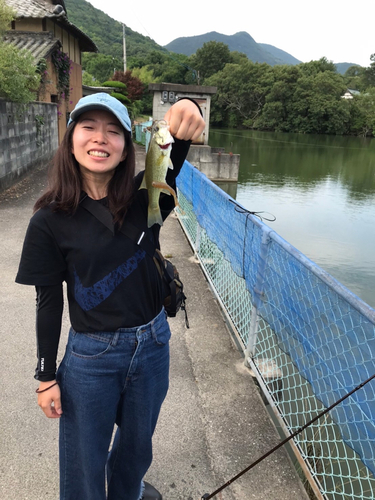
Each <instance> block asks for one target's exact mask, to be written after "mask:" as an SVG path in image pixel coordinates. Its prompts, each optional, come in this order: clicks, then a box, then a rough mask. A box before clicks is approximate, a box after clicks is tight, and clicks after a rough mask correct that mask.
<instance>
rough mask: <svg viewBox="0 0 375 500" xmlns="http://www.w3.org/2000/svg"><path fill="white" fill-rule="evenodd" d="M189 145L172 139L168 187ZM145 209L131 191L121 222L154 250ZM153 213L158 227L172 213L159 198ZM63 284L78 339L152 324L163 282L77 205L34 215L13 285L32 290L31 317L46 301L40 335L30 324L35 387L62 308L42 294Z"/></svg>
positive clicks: (54, 342)
mask: <svg viewBox="0 0 375 500" xmlns="http://www.w3.org/2000/svg"><path fill="white" fill-rule="evenodd" d="M189 145H190V142H189V141H179V140H177V139H175V143H174V144H173V148H172V154H171V158H172V163H173V165H174V169H173V170H169V171H168V175H167V182H168V184H169V185H171V186H172V187H175V178H176V176H177V175H178V173H179V171H180V169H181V167H182V164H183V162H184V160H185V158H186V155H187V152H188V149H189ZM142 176H143V172H141V173H140V174H139V175H138V176H137V177H136V179H135V186H139V185H140V181H141V178H142ZM105 202H106V200H99V201H97V202H96V203H104V204H105ZM147 206H148V196H147V191H146V190H144V189H142V190H136V192H135V198H134V201H133V203H132V204H131V206H130V208H129V210H128V212H127V214H126V220H127V221H129V222H130V223H131V224H132V225H133V226H136V227H137V228H139V229H140V230H143V231H145V232H146V235H147V236H148V238H150V239H151V240H152V241H154V243H155V245H156V246H159V231H160V227H159V226H158V225H154V226H153V227H152V228H147ZM160 207H161V212H162V217H163V220H165V218H166V217H167V216H168V214H169V213H170V211H171V210H172V209H173V207H174V200H173V197H171V196H168V195H166V194H161V196H160ZM63 281H66V283H67V292H68V302H69V315H70V321H71V324H72V327H73V328H74V330H76V331H77V332H100V331H115V330H117V329H118V328H126V327H134V326H139V325H142V324H146V323H148V322H149V321H151V320H152V319H153V318H154V317H155V316H156V315H157V314H158V313H159V312H160V310H161V308H162V304H163V291H162V283H161V279H160V275H159V273H158V271H157V269H156V266H155V264H154V262H153V259H152V258H151V257H150V255H148V254H147V253H146V252H145V251H144V250H143V249H142V248H140V247H139V246H137V245H136V243H134V242H133V241H132V240H131V239H129V238H128V237H127V236H125V235H124V234H123V233H122V232H120V231H114V232H113V231H111V230H110V229H108V228H107V227H106V226H105V225H104V224H102V223H101V222H100V221H99V220H98V219H97V218H96V217H95V216H94V215H92V214H91V213H90V212H88V211H87V210H86V209H85V208H84V207H83V206H81V205H80V206H79V207H78V209H77V211H76V212H75V213H74V214H72V215H69V214H66V213H63V212H56V211H53V207H52V206H49V207H45V208H43V209H40V210H38V211H37V212H36V213H35V214H34V215H33V217H32V218H31V220H30V223H29V227H28V229H27V233H26V237H25V241H24V246H23V251H22V256H21V261H20V265H19V270H18V274H17V277H16V282H17V283H21V284H26V285H35V286H36V287H37V290H38V294H39V299H40V297H42V300H38V301H37V313H38V312H39V314H40V313H41V311H40V306H41V304H43V303H46V304H48V302H50V306H51V307H46V310H45V314H47V317H44V318H43V320H41V321H40V322H39V329H41V330H43V331H40V332H38V317H37V337H38V338H39V339H38V340H39V342H38V357H39V362H38V367H37V373H36V378H38V379H40V380H52V379H53V378H54V371H55V363H56V352H57V346H58V341H59V336H60V328H59V324H61V317H60V319H59V321H56V318H54V320H53V323H54V325H55V326H54V331H53V332H51V331H50V330H49V331H47V330H48V326H47V325H48V323H49V320H48V314H52V311H53V314H56V310H59V309H60V308H61V309H62V305H61V306H56V304H57V302H58V301H60V302H61V304H62V301H61V300H60V298H59V297H60V294H61V293H62V292H58V293H57V297H58V299H56V300H55V299H52V300H49V301H48V300H45V296H44V297H43V293H44V294H45V292H46V290H47V292H48V291H52V294H54V293H56V289H57V290H61V283H62V282H63ZM53 290H54V292H53ZM49 295H51V294H49ZM51 296H52V295H51ZM51 304H52V305H51ZM48 311H49V312H48ZM60 316H61V314H60ZM50 319H51V321H52V318H50ZM57 330H58V331H57ZM51 358H53V360H52V361H53V364H52V361H51Z"/></svg>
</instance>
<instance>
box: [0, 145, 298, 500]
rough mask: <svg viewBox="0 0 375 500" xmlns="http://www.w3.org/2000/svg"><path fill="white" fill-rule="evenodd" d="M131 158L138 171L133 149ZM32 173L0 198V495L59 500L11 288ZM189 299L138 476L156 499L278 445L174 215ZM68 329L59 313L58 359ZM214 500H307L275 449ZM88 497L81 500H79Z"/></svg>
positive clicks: (52, 431)
mask: <svg viewBox="0 0 375 500" xmlns="http://www.w3.org/2000/svg"><path fill="white" fill-rule="evenodd" d="M137 150H138V153H137V160H138V164H139V165H143V158H144V155H143V154H142V149H140V148H137ZM45 177H46V173H45V171H44V170H43V169H39V170H37V171H35V172H34V173H33V174H31V175H29V176H28V177H27V178H25V179H23V180H22V181H21V182H19V183H18V184H17V185H16V186H14V187H13V188H11V189H9V190H8V191H6V192H4V193H1V194H0V234H1V240H0V255H1V277H0V280H1V281H0V283H1V291H2V293H1V298H0V307H1V319H2V321H1V324H0V374H1V378H0V398H1V405H0V449H1V454H0V498H1V499H4V500H5V499H6V500H57V499H58V450H57V441H58V439H57V437H58V422H57V421H55V420H48V419H46V418H45V417H44V416H43V414H42V412H41V410H40V409H39V408H38V406H37V404H36V395H35V392H34V391H35V388H36V387H37V382H36V381H35V380H34V379H33V373H34V369H35V364H36V357H35V334H34V322H35V294H34V290H33V288H32V287H27V286H21V285H16V284H15V283H14V278H15V275H16V272H17V267H18V262H19V257H20V252H21V248H22V242H23V238H24V234H25V230H26V227H27V224H28V221H29V218H30V216H31V213H32V206H33V203H34V201H35V200H36V198H37V197H38V196H39V194H40V193H41V192H42V190H43V188H44V186H45ZM162 249H163V252H164V253H165V254H168V255H172V260H173V261H174V262H175V264H176V265H177V267H178V269H179V271H180V274H181V276H182V277H183V280H184V284H185V287H186V294H187V296H188V302H187V304H188V314H189V321H190V329H186V328H185V322H184V315H183V313H179V314H178V317H177V318H172V319H171V320H170V324H171V329H172V334H173V335H172V340H171V376H170V391H169V394H168V396H167V399H166V401H165V404H164V406H163V408H162V412H161V416H160V420H159V423H158V427H157V431H156V434H155V439H154V463H153V465H152V466H151V469H150V471H149V473H148V475H147V478H148V480H149V481H150V482H152V483H153V484H155V486H156V487H158V489H160V491H161V492H162V493H163V498H164V500H200V498H201V496H202V495H203V494H204V493H211V492H212V491H214V490H215V489H217V488H218V487H219V486H220V485H221V484H223V483H225V482H226V481H228V480H229V479H230V478H232V477H233V476H235V475H236V474H237V473H238V472H240V471H241V470H242V469H243V468H245V467H247V466H248V465H249V464H251V463H252V462H253V461H254V460H256V459H257V458H258V457H260V456H261V455H262V454H263V453H265V452H267V451H268V450H269V449H270V448H272V447H273V446H275V445H276V444H277V443H278V442H279V441H280V438H279V436H278V434H277V432H276V430H275V428H274V426H273V424H272V423H271V421H270V419H269V416H268V413H267V411H266V409H265V407H264V405H263V403H262V400H261V397H260V395H259V393H258V390H257V388H256V386H255V384H254V383H253V381H252V378H251V376H250V374H249V371H248V370H247V369H246V368H245V367H244V365H243V359H242V356H241V354H240V353H239V352H238V350H236V348H235V347H234V345H233V343H232V340H231V337H230V335H229V333H228V331H227V329H226V326H225V324H224V321H223V319H222V316H221V312H220V310H219V307H218V305H217V303H216V301H215V299H214V297H213V295H212V293H211V291H210V289H209V286H208V284H207V282H206V280H205V278H204V276H203V274H202V272H201V270H200V267H199V265H198V264H197V262H196V260H195V258H194V256H193V253H192V251H191V249H190V246H189V244H188V242H187V240H186V238H185V236H184V234H183V232H182V230H181V228H180V225H179V222H178V220H177V218H176V217H175V215H171V217H170V218H169V219H168V220H167V222H166V223H165V225H164V228H163V230H162ZM67 329H68V317H67V314H66V313H65V315H64V322H63V332H64V333H63V335H62V338H61V343H60V351H59V360H61V358H62V355H63V351H64V347H65V342H66V333H67ZM216 498H218V499H219V500H247V499H249V500H250V499H257V500H306V499H307V496H306V494H305V491H304V489H303V487H302V485H301V482H300V480H299V479H298V477H297V475H296V473H295V471H294V469H293V467H292V465H291V462H290V460H289V458H288V456H287V454H286V452H285V451H284V450H279V451H278V452H276V453H274V454H272V455H271V456H270V457H269V458H267V459H266V460H264V461H263V462H262V463H261V464H259V465H258V466H256V467H255V468H254V469H253V470H251V471H250V472H248V473H247V474H245V475H244V476H243V477H242V478H241V479H240V480H238V481H236V482H234V483H233V484H232V485H231V486H230V487H228V488H227V489H225V490H224V491H223V492H222V493H220V494H219V495H217V497H216ZM78 500H90V499H78Z"/></svg>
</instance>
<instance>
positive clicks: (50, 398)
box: [35, 283, 64, 418]
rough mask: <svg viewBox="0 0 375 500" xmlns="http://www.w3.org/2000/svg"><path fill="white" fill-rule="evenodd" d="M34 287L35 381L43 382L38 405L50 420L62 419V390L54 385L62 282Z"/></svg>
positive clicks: (40, 384) (62, 304)
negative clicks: (35, 296)
mask: <svg viewBox="0 0 375 500" xmlns="http://www.w3.org/2000/svg"><path fill="white" fill-rule="evenodd" d="M35 288H36V293H37V298H36V340H37V357H38V364H37V368H36V371H35V378H36V379H37V380H39V382H40V383H39V388H38V391H39V392H38V405H39V406H40V407H41V408H42V410H43V412H44V413H45V415H46V416H47V417H48V418H59V417H60V416H61V414H62V408H61V395H60V387H59V386H58V385H54V386H53V387H51V386H52V385H53V384H55V382H56V358H57V350H58V346H59V340H60V333H61V320H62V313H63V308H64V300H63V289H62V283H61V284H58V285H50V286H37V287H35ZM45 389H47V390H45ZM42 391H43V392H42Z"/></svg>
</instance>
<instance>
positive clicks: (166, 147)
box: [159, 142, 172, 149]
mask: <svg viewBox="0 0 375 500" xmlns="http://www.w3.org/2000/svg"><path fill="white" fill-rule="evenodd" d="M171 144H172V143H171V142H169V143H168V144H159V148H160V149H168V148H169V146H170V145H171Z"/></svg>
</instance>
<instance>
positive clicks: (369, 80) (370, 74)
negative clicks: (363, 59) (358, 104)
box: [363, 54, 375, 88]
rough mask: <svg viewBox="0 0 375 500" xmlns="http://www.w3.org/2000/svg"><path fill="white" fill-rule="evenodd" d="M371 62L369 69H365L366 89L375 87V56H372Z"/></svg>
mask: <svg viewBox="0 0 375 500" xmlns="http://www.w3.org/2000/svg"><path fill="white" fill-rule="evenodd" d="M370 61H371V64H370V66H369V67H368V68H365V70H364V75H363V79H364V82H365V85H366V88H368V87H375V54H371V56H370Z"/></svg>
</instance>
